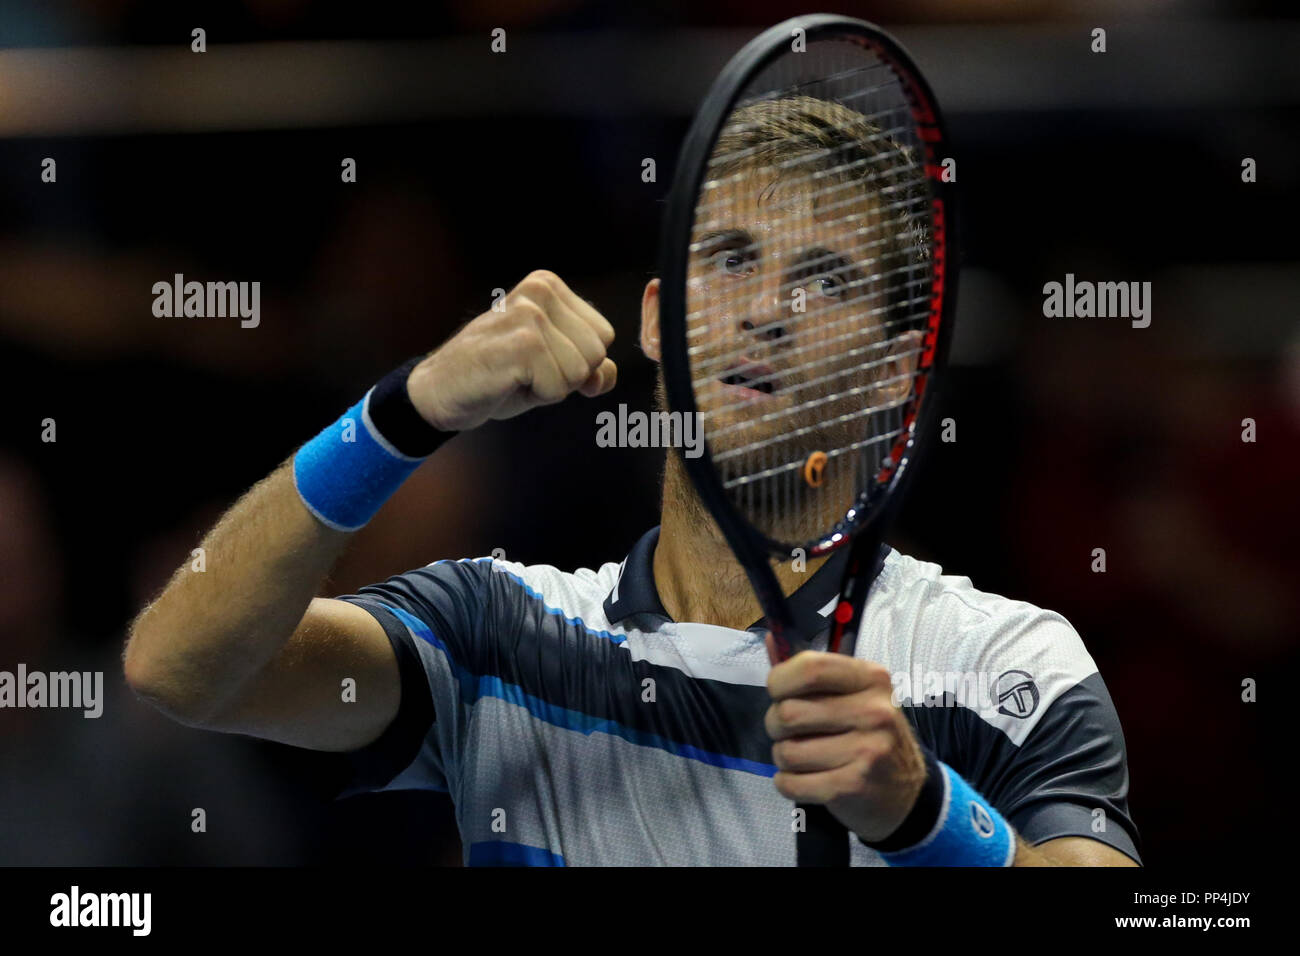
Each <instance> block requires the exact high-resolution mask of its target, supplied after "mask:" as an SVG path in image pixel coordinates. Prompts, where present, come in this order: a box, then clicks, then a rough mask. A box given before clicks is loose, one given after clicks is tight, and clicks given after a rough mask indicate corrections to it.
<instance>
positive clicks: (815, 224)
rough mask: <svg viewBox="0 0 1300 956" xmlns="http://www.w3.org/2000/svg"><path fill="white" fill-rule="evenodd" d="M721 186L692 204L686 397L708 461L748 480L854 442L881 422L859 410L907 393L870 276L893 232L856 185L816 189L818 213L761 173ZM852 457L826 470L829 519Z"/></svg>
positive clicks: (803, 196)
mask: <svg viewBox="0 0 1300 956" xmlns="http://www.w3.org/2000/svg"><path fill="white" fill-rule="evenodd" d="M719 179H720V183H719V185H718V186H717V187H716V188H714V189H712V190H710V191H708V192H707V193H705V194H704V195H703V198H702V200H701V203H700V205H699V207H698V208H697V210H696V223H695V231H694V234H693V251H692V255H691V259H690V262H689V266H688V271H687V291H686V297H687V313H688V319H687V335H688V344H689V348H690V356H691V357H690V362H691V370H692V379H693V381H694V388H695V399H696V404H697V407H698V408H699V410H700V413H701V418H702V421H703V424H704V434H705V438H706V440H707V441H708V442H709V446H710V449H711V450H712V453H713V456H714V460H715V462H717V463H718V464H719V466H720V468H721V470H722V471H723V474H724V475H727V474H728V473H730V474H731V475H733V476H740V475H755V474H758V473H760V472H763V471H766V470H771V469H772V468H773V467H776V466H779V465H781V464H783V463H790V462H798V463H802V462H804V461H805V460H806V459H807V458H808V456H809V455H811V454H813V453H814V452H816V451H830V450H831V449H836V448H845V447H847V446H849V445H850V444H852V443H855V442H862V441H864V440H865V439H867V438H868V437H870V435H871V433H872V430H873V429H876V428H878V427H879V426H878V422H877V417H878V416H875V415H871V414H868V413H867V410H868V409H871V408H880V407H882V406H883V405H894V404H897V402H898V401H899V399H900V398H903V397H906V395H907V393H908V389H909V387H910V381H906V380H903V379H904V378H905V377H904V376H900V370H899V365H898V363H897V362H893V361H891V360H890V358H889V353H888V346H889V344H890V342H889V337H888V336H887V335H886V332H885V327H886V322H887V316H886V311H885V309H886V297H885V290H884V285H885V283H884V282H882V281H881V280H880V279H879V278H876V276H877V274H878V273H879V272H881V271H883V270H882V267H881V261H882V256H885V257H887V255H888V250H889V249H890V248H892V244H893V240H894V237H893V236H892V235H890V234H888V233H887V231H886V228H887V227H886V225H885V224H884V222H883V221H882V218H883V217H882V216H881V214H880V212H879V209H878V208H877V206H876V204H875V202H874V201H872V199H871V197H869V196H868V195H867V194H866V193H865V192H864V191H863V190H862V188H861V187H860V186H857V185H854V184H848V183H846V184H844V185H842V186H839V187H838V188H836V189H835V190H834V191H833V192H830V193H829V194H828V193H827V192H826V191H825V185H824V183H823V184H820V185H819V190H820V192H819V195H818V197H817V204H816V206H814V204H813V202H812V196H811V193H810V192H809V191H808V190H807V189H806V188H805V187H804V186H802V185H801V184H800V183H799V182H798V181H797V179H798V177H796V181H795V182H793V183H790V184H788V185H787V184H786V183H778V184H777V185H776V186H775V188H768V187H769V186H770V184H771V182H772V179H773V176H772V174H771V171H770V170H756V169H749V170H744V171H741V172H740V173H738V174H732V175H730V176H726V177H719ZM884 261H885V262H886V263H887V266H886V267H887V268H889V267H896V265H897V263H896V262H894V261H893V260H890V259H888V258H885V260H884ZM890 334H892V335H896V334H897V332H896V330H891V333H890ZM891 379H892V380H893V381H892V382H891V381H890V380H891ZM858 458H859V456H856V455H843V456H839V458H838V461H834V460H833V461H832V465H831V467H830V468H828V471H827V476H828V478H834V479H836V480H834V481H833V482H832V484H833V485H835V486H837V487H836V490H835V491H834V492H833V494H834V497H835V499H836V501H835V502H829V503H827V504H829V505H830V506H831V508H830V510H831V511H833V510H834V508H835V507H839V505H840V504H841V503H842V504H843V506H844V507H847V506H848V504H849V503H851V500H852V497H853V491H852V490H851V488H850V489H847V490H846V489H845V488H844V487H843V486H845V485H851V486H859V482H858V481H857V480H856V479H857V478H860V477H861V476H852V475H850V474H849V473H848V472H847V471H846V470H845V469H846V468H852V467H855V466H856V464H855V463H856V462H857V460H858ZM836 465H838V466H839V469H840V470H839V474H838V475H836V474H835V470H834V469H835V466H836ZM789 480H795V481H796V485H795V486H790V485H789V483H788V482H789ZM800 482H803V477H802V469H801V468H800V469H792V470H788V471H786V472H784V473H782V474H779V475H774V476H772V478H771V479H770V480H769V481H767V482H766V484H767V485H768V487H767V490H766V492H765V495H766V496H771V495H779V496H781V498H782V500H790V499H789V496H788V494H787V493H788V492H790V491H795V490H797V491H798V492H799V498H800V499H803V498H805V496H806V495H807V494H808V493H809V488H808V487H806V486H804V487H799V486H798V485H799V483H800ZM821 494H822V495H823V496H826V495H830V494H832V491H831V488H830V487H827V488H826V489H825V491H823V492H821ZM839 514H840V515H841V516H842V514H843V510H842V509H841V510H840V512H839ZM751 517H753V516H752V515H751ZM815 521H816V519H814V524H815ZM822 527H826V526H825V525H822ZM815 533H816V532H814V534H815ZM811 536H812V535H810V537H811Z"/></svg>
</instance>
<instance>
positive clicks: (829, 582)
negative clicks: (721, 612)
mask: <svg viewBox="0 0 1300 956" xmlns="http://www.w3.org/2000/svg"><path fill="white" fill-rule="evenodd" d="M658 543H659V526H658V525H656V526H655V527H653V528H651V529H650V530H649V531H647V532H646V533H645V534H643V535H642V536H641V538H640V539H639V540H638V541H637V543H636V544H634V545H633V546H632V550H631V551H629V552H628V554H627V557H626V558H624V559H623V563H622V564H621V565H620V566H619V569H618V578H617V580H615V582H614V587H613V589H612V590H611V591H610V592H609V594H608V596H606V598H605V618H606V619H607V620H608V621H609V622H610V623H611V624H618V623H619V622H622V621H629V619H631V618H633V617H636V616H640V615H646V616H648V617H649V618H651V619H653V623H652V624H651V627H652V628H653V627H657V625H658V624H662V623H663V622H665V621H671V620H672V618H670V617H669V616H668V612H667V611H665V610H664V606H663V604H662V603H661V602H660V600H659V591H658V589H657V588H656V587H655V574H654V556H655V545H657V544H658ZM889 551H890V548H889V545H881V546H880V552H879V554H878V555H877V558H876V565H875V573H876V574H879V573H880V567H881V565H882V564H883V563H884V558H885V556H886V555H887V554H888V553H889ZM848 560H849V549H848V548H840V550H838V551H836V552H834V553H833V554H832V555H831V556H830V557H829V558H828V559H827V560H826V562H825V563H824V564H823V565H822V566H821V567H820V568H818V569H817V570H816V571H815V572H813V574H812V576H811V577H810V578H808V580H807V581H806V582H804V583H803V584H801V585H800V586H799V587H798V588H797V589H796V590H795V592H794V593H793V594H791V595H790V596H789V597H788V598H786V601H787V602H788V603H789V605H790V612H791V614H792V615H793V617H794V622H795V627H796V628H797V629H798V630H799V632H800V633H801V634H807V635H813V634H817V633H819V632H820V631H821V630H822V629H823V628H825V627H826V626H827V622H828V619H829V615H830V613H831V611H833V610H834V609H835V603H836V601H837V600H838V598H839V596H840V584H841V582H842V580H843V578H844V568H845V565H846V563H847V562H848ZM873 579H874V578H873ZM647 623H650V622H647ZM763 623H764V621H763V619H759V620H757V621H755V622H754V623H753V624H751V625H750V626H749V628H748V630H751V631H752V630H754V629H755V628H759V627H762V626H763Z"/></svg>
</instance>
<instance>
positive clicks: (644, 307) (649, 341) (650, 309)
mask: <svg viewBox="0 0 1300 956" xmlns="http://www.w3.org/2000/svg"><path fill="white" fill-rule="evenodd" d="M641 351H642V352H645V354H646V355H648V356H650V357H651V358H652V359H654V360H655V361H656V362H658V361H661V360H662V358H663V352H662V350H661V349H660V348H659V280H658V279H651V280H650V281H649V282H647V283H646V284H645V291H644V292H642V293H641Z"/></svg>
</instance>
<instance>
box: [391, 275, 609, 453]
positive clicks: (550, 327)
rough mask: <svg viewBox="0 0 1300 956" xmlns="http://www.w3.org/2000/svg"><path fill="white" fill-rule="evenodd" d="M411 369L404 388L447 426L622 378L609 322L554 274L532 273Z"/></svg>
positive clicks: (432, 420)
mask: <svg viewBox="0 0 1300 956" xmlns="http://www.w3.org/2000/svg"><path fill="white" fill-rule="evenodd" d="M503 304H504V306H505V308H504V309H503V310H501V311H497V310H496V309H489V310H488V311H487V312H484V313H483V314H482V315H480V316H478V317H477V318H475V319H474V320H473V321H472V322H470V323H469V324H468V325H466V326H465V327H464V328H463V329H461V330H460V331H459V332H457V333H456V334H455V335H454V336H452V337H451V338H450V339H449V340H448V341H447V342H446V344H444V345H443V346H442V347H441V348H439V349H438V350H437V351H435V352H434V353H433V354H431V355H429V356H428V357H427V358H426V359H424V361H422V362H421V363H420V364H419V365H417V366H416V367H415V368H414V369H412V370H411V374H410V375H409V376H408V377H407V380H406V391H407V393H408V394H409V395H410V397H411V402H412V404H413V405H415V408H416V410H417V411H418V412H419V413H420V415H421V416H422V417H423V418H424V420H425V421H427V422H428V423H429V424H430V425H432V426H434V427H435V428H438V429H441V430H443V431H465V430H466V429H470V428H474V427H476V426H478V425H481V424H483V423H484V422H485V421H488V420H489V419H503V418H513V417H514V416H515V415H519V414H522V413H523V412H526V411H528V410H529V409H530V408H536V407H537V406H538V405H554V404H555V403H556V402H559V401H563V400H564V399H565V398H566V397H567V396H568V395H569V394H570V393H572V392H580V393H581V394H583V395H585V396H587V397H588V398H594V397H596V396H597V395H603V394H604V393H606V392H608V391H609V390H610V389H611V388H613V387H614V383H615V382H616V381H617V380H618V368H617V367H616V366H615V365H614V362H613V361H612V360H611V359H609V358H608V357H606V355H605V350H606V349H607V348H609V345H610V343H611V342H613V341H614V328H613V326H611V325H610V324H609V322H608V321H607V320H606V319H605V317H604V316H602V315H601V314H600V313H599V312H597V311H596V310H595V309H594V308H592V307H591V305H589V304H588V303H587V302H585V301H584V300H583V299H582V298H581V297H580V296H578V295H577V294H576V293H574V292H573V290H572V289H570V288H569V287H568V286H567V285H565V284H564V282H563V281H562V280H561V279H560V277H559V276H557V275H555V274H554V273H552V272H546V271H540V270H539V271H537V272H531V273H529V274H528V276H527V277H526V278H524V280H523V281H522V282H520V283H519V284H518V285H517V286H515V287H514V288H513V289H511V290H510V292H509V293H508V294H507V295H506V296H505V298H504V300H503Z"/></svg>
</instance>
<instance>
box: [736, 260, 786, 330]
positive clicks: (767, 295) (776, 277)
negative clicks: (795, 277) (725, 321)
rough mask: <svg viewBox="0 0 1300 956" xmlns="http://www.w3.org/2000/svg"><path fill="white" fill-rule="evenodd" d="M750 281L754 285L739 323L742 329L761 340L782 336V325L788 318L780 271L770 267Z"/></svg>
mask: <svg viewBox="0 0 1300 956" xmlns="http://www.w3.org/2000/svg"><path fill="white" fill-rule="evenodd" d="M750 281H751V282H753V283H754V287H753V291H752V293H751V294H750V295H749V296H748V297H747V299H746V301H745V308H744V311H743V313H742V314H741V315H740V317H739V321H738V323H737V325H738V327H739V329H740V331H741V332H743V333H745V335H746V336H747V337H753V338H758V339H761V340H768V339H773V338H780V336H781V335H782V334H783V329H782V325H783V323H784V322H785V321H786V318H787V316H786V309H787V304H786V302H785V298H784V296H783V295H782V287H781V275H780V273H779V272H778V271H777V270H775V269H769V270H767V271H766V272H765V273H764V274H761V275H757V276H754V277H753V278H752V279H751V280H750Z"/></svg>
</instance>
